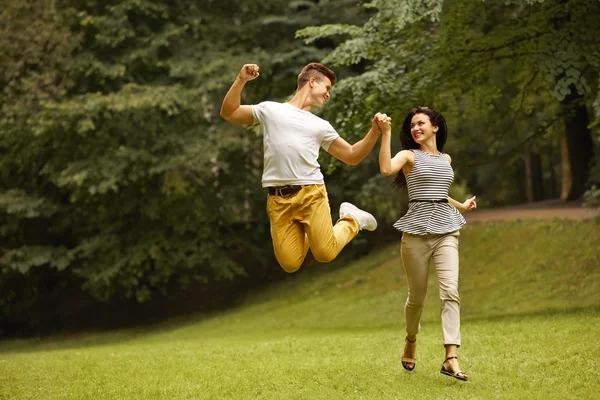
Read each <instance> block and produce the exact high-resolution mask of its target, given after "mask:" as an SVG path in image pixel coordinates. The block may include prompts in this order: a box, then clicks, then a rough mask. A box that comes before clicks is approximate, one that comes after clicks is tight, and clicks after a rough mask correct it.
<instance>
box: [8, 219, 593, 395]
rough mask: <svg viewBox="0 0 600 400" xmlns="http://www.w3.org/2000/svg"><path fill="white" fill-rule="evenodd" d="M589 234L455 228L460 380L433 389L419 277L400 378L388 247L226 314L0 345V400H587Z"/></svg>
mask: <svg viewBox="0 0 600 400" xmlns="http://www.w3.org/2000/svg"><path fill="white" fill-rule="evenodd" d="M598 228H599V225H598V223H597V222H594V221H587V222H581V221H579V222H577V221H536V222H530V221H527V222H512V223H496V224H484V225H473V226H467V227H466V228H465V229H463V231H462V234H461V281H460V293H461V300H462V336H463V346H462V348H461V349H460V358H461V360H460V361H461V366H462V368H463V369H464V370H465V372H467V373H468V374H469V377H470V380H469V382H466V383H465V382H460V381H458V380H455V379H452V378H450V377H447V376H444V375H442V374H440V373H439V369H440V366H441V362H442V360H443V355H444V350H443V347H442V345H441V327H440V317H439V312H440V303H439V299H438V298H437V283H436V277H435V275H434V274H433V273H432V276H431V279H430V290H429V294H428V301H427V306H426V308H425V312H424V315H423V321H422V332H421V334H420V335H419V338H418V347H417V367H416V369H415V371H413V372H411V373H409V372H406V371H404V370H403V369H402V367H401V365H400V352H401V349H402V346H403V339H404V326H403V324H404V319H403V311H402V310H403V305H404V301H405V298H406V281H405V277H404V272H403V269H402V263H401V260H400V247H399V243H398V244H396V245H393V246H389V247H386V248H384V249H381V250H378V251H376V252H374V253H372V254H370V255H369V256H368V257H365V258H363V259H361V260H359V261H356V262H353V263H351V264H349V265H345V266H342V265H340V264H341V263H340V262H338V263H332V264H327V265H323V264H315V265H307V266H305V267H303V268H302V269H301V270H300V271H299V272H298V273H296V274H293V275H290V276H289V277H287V278H286V279H285V280H284V281H283V282H280V283H278V284H277V285H273V286H272V287H270V288H268V289H264V290H262V291H260V292H258V293H257V292H255V293H252V294H249V295H248V296H247V298H246V299H244V301H243V302H242V304H240V305H239V306H237V307H236V308H234V309H230V310H228V311H225V312H221V313H218V314H213V315H199V316H197V317H196V318H194V319H185V320H184V319H179V320H174V321H170V322H167V323H164V324H162V325H160V326H156V327H151V328H146V329H138V330H124V331H118V332H108V333H101V334H100V333H97V334H84V335H80V336H77V337H62V336H57V337H53V338H47V339H42V340H37V339H36V340H34V339H30V340H11V341H2V342H0V400H5V399H21V400H25V399H400V398H402V399H499V398H502V399H546V398H548V399H594V398H599V396H600V254H599V252H598V249H599V248H600V235H599V234H598Z"/></svg>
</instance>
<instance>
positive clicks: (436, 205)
mask: <svg viewBox="0 0 600 400" xmlns="http://www.w3.org/2000/svg"><path fill="white" fill-rule="evenodd" d="M380 127H381V129H382V131H383V133H382V141H381V148H380V152H379V167H380V170H381V173H382V174H383V175H386V176H391V175H396V178H395V180H394V183H395V184H396V185H397V186H399V187H402V186H404V185H406V186H407V188H408V197H409V207H408V211H407V213H406V214H405V215H404V216H403V217H402V218H400V220H398V221H397V222H396V223H395V224H394V227H395V228H396V229H398V230H400V231H402V232H403V236H402V262H403V263H404V268H405V271H406V278H407V281H408V298H407V300H406V304H405V307H404V314H405V318H406V342H405V345H404V353H403V355H402V366H403V367H404V368H405V369H407V370H408V371H412V370H413V369H414V368H415V365H416V359H415V351H416V340H417V334H418V333H419V329H420V323H419V321H420V319H421V312H422V311H423V305H424V302H425V295H426V293H427V275H428V268H429V261H430V259H433V261H434V265H435V268H436V272H437V276H438V281H439V287H440V298H441V300H442V332H443V339H444V347H445V348H446V357H445V360H444V362H443V364H442V368H441V371H440V372H441V373H443V374H445V375H449V376H452V377H454V378H456V379H460V380H463V381H466V380H467V379H468V377H467V375H466V374H465V373H464V372H462V371H461V370H460V367H459V364H458V358H457V357H458V356H457V349H458V347H460V309H459V305H460V299H459V296H458V236H459V229H460V228H461V227H462V226H463V225H464V224H465V223H466V222H465V219H464V218H463V216H462V215H461V213H460V212H466V211H470V210H472V209H474V208H475V207H476V206H477V204H476V203H475V197H472V198H470V199H468V200H466V201H465V202H464V203H459V202H458V201H456V200H454V199H452V198H450V197H449V196H448V188H449V187H450V184H451V183H452V180H453V179H454V172H453V171H452V167H451V166H450V163H451V161H452V159H451V158H450V156H449V155H448V154H445V153H442V149H443V147H444V143H445V142H446V137H447V128H446V121H445V120H444V117H443V116H442V115H441V114H440V113H438V112H437V111H435V110H433V109H431V108H428V107H417V108H414V109H412V110H411V112H410V113H409V114H408V115H407V117H406V119H405V120H404V123H403V124H402V133H401V137H400V141H401V142H402V148H403V149H405V150H402V151H400V152H399V153H398V154H396V155H395V156H394V157H393V158H392V157H391V153H390V144H391V122H390V120H389V118H387V119H385V120H384V121H383V122H382V123H381V126H380ZM459 211H460V212H459Z"/></svg>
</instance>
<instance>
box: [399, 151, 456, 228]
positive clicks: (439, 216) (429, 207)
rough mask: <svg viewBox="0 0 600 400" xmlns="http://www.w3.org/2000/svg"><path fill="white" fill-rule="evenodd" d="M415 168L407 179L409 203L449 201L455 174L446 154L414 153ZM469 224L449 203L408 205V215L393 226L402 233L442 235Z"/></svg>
mask: <svg viewBox="0 0 600 400" xmlns="http://www.w3.org/2000/svg"><path fill="white" fill-rule="evenodd" d="M412 151H413V153H415V165H414V166H413V169H412V171H410V173H409V174H408V175H406V186H407V188H408V199H409V201H410V200H414V199H419V200H442V199H448V188H449V187H450V184H451V183H452V181H453V180H454V171H453V170H452V167H451V166H450V163H449V162H448V159H447V158H446V157H445V156H444V154H443V153H440V155H439V156H436V155H433V154H429V153H425V152H423V151H421V150H412ZM466 223H467V222H466V221H465V219H464V218H463V216H462V214H461V213H460V212H459V211H458V210H457V209H456V207H454V206H453V205H451V204H449V203H427V202H412V203H409V206H408V211H407V212H406V214H404V216H403V217H402V218H400V219H399V220H398V221H396V223H395V224H394V228H396V229H398V230H399V231H402V232H406V233H411V234H413V235H426V234H428V233H429V234H443V233H449V232H454V231H456V230H457V229H460V228H462V226H463V225H464V224H466Z"/></svg>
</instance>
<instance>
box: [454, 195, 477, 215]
mask: <svg viewBox="0 0 600 400" xmlns="http://www.w3.org/2000/svg"><path fill="white" fill-rule="evenodd" d="M475 197H477V196H473V197H471V198H470V199H467V200H465V202H464V203H459V202H458V201H456V200H454V199H453V198H452V197H450V196H448V203H450V204H452V205H453V206H454V207H456V209H457V210H458V211H460V212H461V213H465V212H467V211H471V210H473V209H474V208H477V203H476V202H475Z"/></svg>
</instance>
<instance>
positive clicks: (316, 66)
mask: <svg viewBox="0 0 600 400" xmlns="http://www.w3.org/2000/svg"><path fill="white" fill-rule="evenodd" d="M323 76H325V77H327V78H329V80H330V81H331V86H334V85H335V84H336V82H337V77H336V76H335V72H333V71H332V70H330V69H329V68H327V67H326V66H324V65H323V64H321V63H318V62H312V63H310V64H308V65H306V66H305V67H304V68H302V72H300V74H299V75H298V89H301V88H302V87H303V86H304V85H305V84H306V82H308V81H309V80H310V78H317V81H318V82H320V81H321V79H322V77H323Z"/></svg>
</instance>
